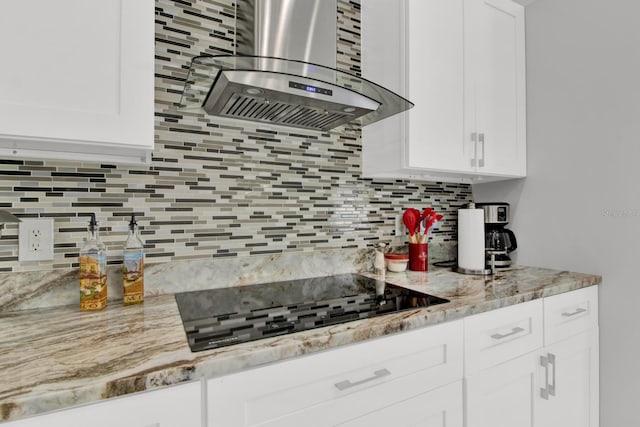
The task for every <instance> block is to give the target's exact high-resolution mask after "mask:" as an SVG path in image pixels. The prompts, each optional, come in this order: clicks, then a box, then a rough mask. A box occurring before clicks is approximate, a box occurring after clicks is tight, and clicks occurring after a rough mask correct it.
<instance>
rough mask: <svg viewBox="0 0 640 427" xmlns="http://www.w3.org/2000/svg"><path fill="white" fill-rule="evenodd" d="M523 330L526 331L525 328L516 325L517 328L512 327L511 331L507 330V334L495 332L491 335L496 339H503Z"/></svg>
mask: <svg viewBox="0 0 640 427" xmlns="http://www.w3.org/2000/svg"><path fill="white" fill-rule="evenodd" d="M523 331H524V328H521V327H520V326H516V327H515V328H513V329H511V332H507V333H506V334H493V335H491V338H493V339H494V340H502V339H505V338H507V337H510V336H511V335H515V334H518V333H520V332H523Z"/></svg>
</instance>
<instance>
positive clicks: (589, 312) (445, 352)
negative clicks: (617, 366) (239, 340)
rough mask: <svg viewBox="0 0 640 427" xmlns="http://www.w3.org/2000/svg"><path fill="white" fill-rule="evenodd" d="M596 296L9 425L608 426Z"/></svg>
mask: <svg viewBox="0 0 640 427" xmlns="http://www.w3.org/2000/svg"><path fill="white" fill-rule="evenodd" d="M597 292H598V289H597V287H595V286H592V287H588V288H585V289H581V290H577V291H573V292H567V293H563V294H560V295H556V296H552V297H548V298H543V299H537V300H534V301H530V302H526V303H522V304H516V305H512V306H509V307H505V308H501V309H497V310H493V311H489V312H485V313H481V314H478V315H474V316H469V317H466V318H464V319H462V320H456V321H452V322H447V323H442V324H438V325H435V326H430V327H426V328H422V329H418V330H413V331H409V332H403V333H399V334H394V335H388V336H385V337H381V338H376V339H372V340H367V341H364V342H362V343H359V344H352V345H347V346H343V347H340V348H337V349H332V350H326V351H321V352H317V353H313V354H311V355H308V356H303V357H298V358H295V359H290V360H286V361H283V362H279V363H274V364H270V365H267V366H264V367H258V368H255V369H250V370H245V371H242V372H239V373H237V374H231V375H225V376H222V377H218V378H213V379H209V380H206V387H205V388H206V393H204V394H203V393H202V391H203V387H202V385H203V384H202V383H201V382H192V383H187V384H183V385H178V386H173V387H167V388H163V389H159V390H156V391H151V392H145V393H138V394H133V395H129V396H124V397H122V398H116V399H110V400H107V401H104V402H101V403H96V404H92V405H86V406H82V407H78V408H72V409H68V410H63V411H59V412H54V413H51V414H46V415H41V416H37V417H33V418H28V419H24V420H19V421H14V422H9V423H6V424H3V425H7V426H8V427H36V426H42V425H47V426H53V427H62V426H64V427H80V426H82V427H84V426H87V425H91V426H92V427H107V426H116V425H117V426H119V427H174V426H175V427H198V426H203V424H204V425H206V426H207V427H254V426H255V427H257V426H260V427H299V426H305V427H328V426H343V427H347V426H348V427H358V426H362V427H364V426H367V427H371V426H373V427H375V426H385V427H386V426H391V425H392V426H394V427H395V426H398V427H404V426H406V427H409V426H421V427H425V426H426V427H462V426H463V425H464V426H466V427H598V416H599V412H598V400H599V390H598V373H599V368H598V294H597ZM205 419H206V423H204V422H203V420H205Z"/></svg>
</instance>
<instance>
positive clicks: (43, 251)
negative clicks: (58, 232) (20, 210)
mask: <svg viewBox="0 0 640 427" xmlns="http://www.w3.org/2000/svg"><path fill="white" fill-rule="evenodd" d="M52 259H53V219H51V218H42V219H23V220H22V222H20V224H19V226H18V261H48V260H52Z"/></svg>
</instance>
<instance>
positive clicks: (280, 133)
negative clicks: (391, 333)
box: [0, 0, 471, 272]
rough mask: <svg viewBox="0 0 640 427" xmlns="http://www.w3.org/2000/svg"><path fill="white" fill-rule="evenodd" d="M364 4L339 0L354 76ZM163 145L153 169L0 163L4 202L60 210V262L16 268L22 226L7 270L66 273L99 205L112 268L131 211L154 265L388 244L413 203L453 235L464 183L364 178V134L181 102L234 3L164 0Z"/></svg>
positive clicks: (159, 48) (8, 250)
mask: <svg viewBox="0 0 640 427" xmlns="http://www.w3.org/2000/svg"><path fill="white" fill-rule="evenodd" d="M359 17H360V6H359V2H358V1H339V2H338V10H337V22H338V45H337V67H338V68H340V69H342V70H345V71H349V72H352V73H359V71H360V63H359V50H360V36H359V30H360V25H359ZM155 22H156V27H155V28H156V35H155V36H156V52H155V53H156V67H155V73H156V74H155V88H156V89H155V91H156V92H155V93H156V98H155V120H156V123H155V129H156V132H155V136H156V141H155V150H154V153H153V160H152V162H151V163H150V164H149V165H147V166H132V167H129V166H121V165H112V164H100V163H74V162H60V161H37V160H5V159H0V195H1V197H0V209H6V210H9V211H10V212H12V213H14V214H16V215H17V216H19V217H22V218H25V217H51V218H54V228H55V247H54V251H55V259H54V260H53V261H50V262H39V263H38V262H23V263H20V262H18V245H17V243H18V240H17V235H18V229H17V226H16V225H13V224H9V225H7V227H6V229H5V230H4V232H3V235H2V238H1V239H0V271H1V272H21V271H31V270H47V269H51V268H70V267H75V266H77V264H78V252H79V248H80V247H81V246H82V241H83V239H84V237H85V234H86V225H87V223H88V217H87V216H85V215H87V214H88V213H91V212H95V214H96V218H97V219H98V221H99V224H100V228H101V236H102V239H103V241H104V242H105V244H106V245H107V253H108V260H109V263H110V264H118V263H121V245H122V242H123V241H124V240H125V239H126V236H127V223H128V219H129V217H130V214H131V213H135V214H136V218H137V221H138V224H139V226H140V230H141V237H142V239H143V240H144V241H145V253H146V257H147V263H149V264H152V263H159V262H168V261H175V260H195V259H202V258H212V257H244V256H251V255H258V254H270V253H287V252H301V251H304V252H308V251H312V250H318V249H321V250H326V249H336V248H358V249H362V248H366V247H368V246H371V245H372V243H373V242H376V241H378V240H379V239H382V240H384V241H390V240H391V239H392V236H393V234H394V230H395V219H396V217H397V216H398V215H399V214H401V213H402V210H403V209H404V208H405V207H408V206H415V207H423V206H432V207H433V208H434V209H435V210H437V211H438V212H440V213H443V214H444V215H445V221H444V222H443V224H442V225H441V227H440V228H439V229H438V230H437V231H436V232H435V236H434V239H436V240H438V241H447V240H455V236H456V210H457V209H458V208H459V207H461V206H462V205H464V204H465V203H466V202H468V201H470V200H471V189H470V186H469V185H466V184H443V183H412V182H408V181H402V180H397V181H394V180H389V181H378V180H376V181H372V180H368V179H362V178H361V140H360V129H358V128H357V127H350V126H342V127H339V128H337V129H335V130H333V131H331V132H326V133H319V132H312V131H303V130H294V129H287V128H280V127H269V128H265V127H261V126H260V125H256V124H252V123H249V122H240V121H232V120H223V119H220V118H216V117H207V116H204V115H202V114H199V113H194V112H184V111H180V110H178V109H177V108H176V106H177V104H178V103H179V101H180V94H181V91H182V87H183V85H184V79H185V77H186V73H187V69H188V63H189V61H190V59H191V58H192V57H193V56H195V55H200V54H205V53H207V54H223V53H225V54H228V53H233V49H234V40H235V34H234V10H233V2H232V1H231V0H220V1H203V0H195V1H190V2H173V1H168V0H167V1H165V0H157V1H156V16H155Z"/></svg>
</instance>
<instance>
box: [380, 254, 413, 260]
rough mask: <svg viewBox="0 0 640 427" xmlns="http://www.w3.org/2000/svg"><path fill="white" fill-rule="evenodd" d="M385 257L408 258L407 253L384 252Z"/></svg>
mask: <svg viewBox="0 0 640 427" xmlns="http://www.w3.org/2000/svg"><path fill="white" fill-rule="evenodd" d="M384 257H385V258H386V259H409V254H384Z"/></svg>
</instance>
